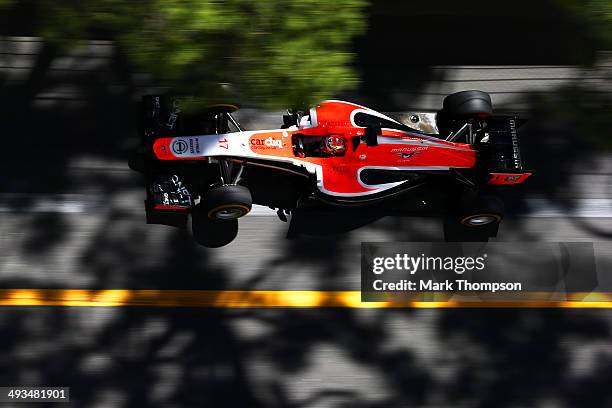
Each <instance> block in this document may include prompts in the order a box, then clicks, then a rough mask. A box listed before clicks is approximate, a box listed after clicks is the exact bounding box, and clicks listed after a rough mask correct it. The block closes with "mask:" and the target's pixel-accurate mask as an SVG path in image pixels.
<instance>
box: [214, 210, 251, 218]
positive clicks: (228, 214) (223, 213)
mask: <svg viewBox="0 0 612 408" xmlns="http://www.w3.org/2000/svg"><path fill="white" fill-rule="evenodd" d="M243 215H244V210H243V209H242V208H239V207H233V208H232V207H230V208H223V209H221V210H219V211H217V212H216V213H215V218H218V219H220V220H233V219H236V218H240V217H242V216H243Z"/></svg>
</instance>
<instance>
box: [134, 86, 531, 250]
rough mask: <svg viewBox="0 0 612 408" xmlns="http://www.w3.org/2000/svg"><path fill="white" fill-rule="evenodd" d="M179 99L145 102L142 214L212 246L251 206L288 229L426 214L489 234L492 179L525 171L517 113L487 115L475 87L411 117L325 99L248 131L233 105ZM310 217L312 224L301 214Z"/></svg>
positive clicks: (494, 215) (466, 234)
mask: <svg viewBox="0 0 612 408" xmlns="http://www.w3.org/2000/svg"><path fill="white" fill-rule="evenodd" d="M185 101H186V99H182V100H181V99H180V98H179V99H176V98H172V97H161V96H146V97H144V98H143V103H142V109H143V111H142V113H143V115H142V129H141V136H142V143H143V146H142V147H143V149H142V150H143V152H144V153H143V157H144V159H145V160H144V162H143V165H142V167H141V168H140V169H141V170H142V171H143V172H144V174H145V178H146V186H147V199H146V202H145V207H146V212H147V220H148V222H150V223H161V224H168V225H186V223H188V222H190V223H191V229H192V231H193V236H194V238H195V239H196V241H198V242H199V243H201V244H202V245H205V246H208V247H218V246H222V245H225V244H227V243H229V242H231V241H232V240H233V239H234V237H235V236H236V234H237V230H238V221H237V220H238V218H240V217H243V216H244V215H246V214H248V213H249V211H250V210H251V208H252V205H253V204H259V205H262V206H267V207H271V208H273V209H275V210H277V214H278V216H279V218H281V219H282V220H283V221H286V220H287V216H288V215H291V218H292V220H291V221H292V226H290V229H289V231H290V235H292V234H299V233H300V230H302V232H304V231H305V233H308V231H307V230H308V229H309V228H310V229H311V230H312V229H313V228H312V226H313V225H316V229H317V230H319V231H320V230H325V229H326V228H330V229H333V226H332V225H331V223H329V222H328V220H330V219H336V218H337V217H336V215H333V216H332V217H328V218H325V217H323V216H324V215H325V214H327V215H329V214H342V215H343V216H344V217H345V218H347V217H348V218H349V219H353V220H355V224H356V225H357V226H358V225H360V224H363V223H365V222H366V220H370V219H373V218H379V217H381V216H385V215H391V214H400V213H401V214H412V213H424V212H425V213H431V214H436V215H438V214H439V215H443V216H444V217H445V219H446V223H445V227H448V228H447V237H446V238H447V239H452V240H472V239H471V238H470V237H471V235H470V234H473V233H474V232H476V233H482V232H484V231H486V234H487V236H494V235H495V234H496V232H497V225H498V224H499V222H500V221H501V219H502V218H503V204H502V202H501V201H500V200H499V199H498V198H496V197H495V196H494V195H492V194H491V192H492V191H493V190H494V187H498V186H502V185H511V184H519V183H522V182H523V181H525V179H527V178H528V177H529V176H530V175H531V172H530V171H526V170H524V169H523V164H522V162H521V155H520V150H519V145H518V135H517V128H518V127H519V126H520V121H519V119H518V118H517V117H514V116H500V115H492V104H491V99H490V97H489V95H488V94H486V93H484V92H480V91H463V92H458V93H455V94H452V95H450V96H447V97H446V98H445V99H444V103H443V108H442V109H441V110H440V111H438V112H435V113H422V112H416V113H412V114H410V115H409V120H407V121H406V122H407V124H404V123H401V122H400V121H398V120H395V119H392V118H391V117H389V116H387V115H384V114H381V113H379V112H376V111H374V110H372V109H369V108H366V107H364V106H360V105H356V104H354V103H350V102H343V101H335V100H329V101H324V102H321V103H319V104H318V105H316V106H314V107H312V108H310V109H309V110H305V111H295V110H294V111H288V113H287V115H284V116H283V125H282V126H281V127H280V128H279V129H274V130H256V131H247V130H244V129H242V128H241V126H240V125H239V123H238V122H237V121H236V120H235V118H234V116H233V115H232V113H233V112H234V111H236V110H237V109H238V107H237V106H235V105H230V104H220V105H214V106H207V107H206V108H205V109H201V110H200V111H198V112H196V113H195V114H194V113H193V112H187V110H185V109H183V105H182V104H184V103H185ZM188 101H189V100H188V99H187V103H188ZM313 214H314V218H311V221H312V220H315V221H314V222H311V221H306V222H304V221H302V222H300V218H302V220H304V219H307V217H308V216H309V215H310V216H311V217H312V216H313ZM373 214H374V216H373ZM323 219H325V220H326V221H324V222H321V220H323ZM316 220H319V222H317V221H316ZM449 231H455V232H452V233H451V232H449ZM457 231H458V232H457ZM491 231H493V232H491ZM457 233H459V235H457ZM453 234H454V235H453ZM462 234H463V235H462Z"/></svg>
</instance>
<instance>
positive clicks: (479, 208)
mask: <svg viewBox="0 0 612 408" xmlns="http://www.w3.org/2000/svg"><path fill="white" fill-rule="evenodd" d="M460 209H461V211H460V214H459V222H460V223H461V224H462V225H464V226H466V227H469V228H480V227H485V226H487V225H494V224H499V223H500V222H501V220H502V219H503V218H504V203H503V202H502V201H501V200H500V199H499V198H498V197H495V196H491V195H484V194H477V193H466V194H464V195H463V197H461V201H460Z"/></svg>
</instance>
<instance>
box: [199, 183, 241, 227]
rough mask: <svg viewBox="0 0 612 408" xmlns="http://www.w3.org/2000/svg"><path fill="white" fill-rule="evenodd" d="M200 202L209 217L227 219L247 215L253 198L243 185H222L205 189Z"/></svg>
mask: <svg viewBox="0 0 612 408" xmlns="http://www.w3.org/2000/svg"><path fill="white" fill-rule="evenodd" d="M201 204H202V206H203V209H204V211H205V213H206V216H207V217H208V218H209V219H211V220H220V221H229V220H236V219H238V218H240V217H244V216H245V215H247V214H248V213H249V212H250V211H251V207H252V205H253V198H252V196H251V192H250V191H249V189H248V188H246V187H244V186H239V185H222V186H217V187H213V188H212V189H210V190H209V191H207V192H206V193H205V194H204V196H203V197H202V202H201Z"/></svg>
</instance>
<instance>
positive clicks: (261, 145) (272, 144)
mask: <svg viewBox="0 0 612 408" xmlns="http://www.w3.org/2000/svg"><path fill="white" fill-rule="evenodd" d="M250 143H251V148H252V149H260V150H263V149H279V148H281V147H283V141H282V140H280V139H275V138H273V137H272V136H270V137H268V138H267V139H258V138H253V139H251V141H250Z"/></svg>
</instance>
